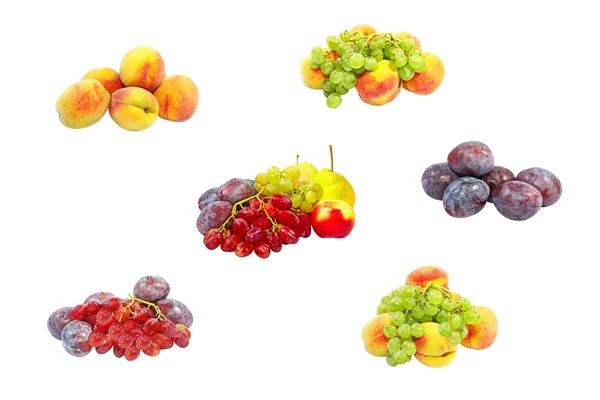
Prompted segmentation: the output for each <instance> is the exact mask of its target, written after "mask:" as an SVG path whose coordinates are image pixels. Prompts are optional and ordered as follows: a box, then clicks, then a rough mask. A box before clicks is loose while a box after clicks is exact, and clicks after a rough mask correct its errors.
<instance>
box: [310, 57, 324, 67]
mask: <svg viewBox="0 0 600 400" xmlns="http://www.w3.org/2000/svg"><path fill="white" fill-rule="evenodd" d="M313 61H314V62H315V64H317V65H321V64H323V63H324V62H325V56H323V55H320V56H317V57H313Z"/></svg>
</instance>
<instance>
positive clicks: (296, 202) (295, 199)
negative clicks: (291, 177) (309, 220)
mask: <svg viewBox="0 0 600 400" xmlns="http://www.w3.org/2000/svg"><path fill="white" fill-rule="evenodd" d="M290 200H291V201H292V207H293V208H298V207H300V205H301V204H302V201H303V200H304V199H303V198H302V196H301V195H299V194H297V193H294V194H292V195H291V196H290Z"/></svg>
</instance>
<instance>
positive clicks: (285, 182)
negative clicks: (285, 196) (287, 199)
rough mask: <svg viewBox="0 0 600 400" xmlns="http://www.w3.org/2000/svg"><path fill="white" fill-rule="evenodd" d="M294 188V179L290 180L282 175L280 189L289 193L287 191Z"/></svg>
mask: <svg viewBox="0 0 600 400" xmlns="http://www.w3.org/2000/svg"><path fill="white" fill-rule="evenodd" d="M292 188H293V184H292V181H290V180H289V179H288V178H286V177H282V178H281V179H280V180H279V190H280V191H281V193H287V192H289V191H291V190H292Z"/></svg>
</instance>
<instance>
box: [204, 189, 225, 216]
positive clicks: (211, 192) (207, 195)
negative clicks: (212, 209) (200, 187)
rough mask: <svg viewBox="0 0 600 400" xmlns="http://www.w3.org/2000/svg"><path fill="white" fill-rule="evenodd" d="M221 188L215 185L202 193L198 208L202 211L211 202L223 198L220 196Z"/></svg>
mask: <svg viewBox="0 0 600 400" xmlns="http://www.w3.org/2000/svg"><path fill="white" fill-rule="evenodd" d="M218 192H219V188H218V187H214V188H212V189H208V190H207V191H206V192H204V193H202V196H200V198H199V199H198V208H199V209H200V211H202V209H203V208H204V207H206V206H207V205H209V204H210V203H214V202H215V201H219V200H221V199H220V198H219V193H218Z"/></svg>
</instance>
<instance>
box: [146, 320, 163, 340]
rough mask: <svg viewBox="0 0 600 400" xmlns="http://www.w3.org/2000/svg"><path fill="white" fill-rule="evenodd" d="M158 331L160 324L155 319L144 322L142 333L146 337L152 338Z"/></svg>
mask: <svg viewBox="0 0 600 400" xmlns="http://www.w3.org/2000/svg"><path fill="white" fill-rule="evenodd" d="M159 329H160V322H158V320H157V319H156V318H150V319H149V320H148V321H146V322H144V327H143V330H144V333H145V334H146V335H148V336H152V335H154V334H155V333H157V332H158V330H159Z"/></svg>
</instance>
